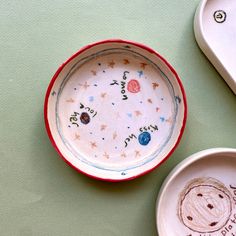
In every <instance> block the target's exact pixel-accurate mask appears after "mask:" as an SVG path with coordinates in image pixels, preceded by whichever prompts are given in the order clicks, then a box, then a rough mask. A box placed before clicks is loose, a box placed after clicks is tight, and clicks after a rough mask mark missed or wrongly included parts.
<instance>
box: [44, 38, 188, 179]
mask: <svg viewBox="0 0 236 236" xmlns="http://www.w3.org/2000/svg"><path fill="white" fill-rule="evenodd" d="M45 121H46V127H47V130H48V134H49V137H50V139H51V141H52V143H53V144H54V146H55V147H56V149H57V150H58V152H59V153H60V154H61V156H62V157H63V158H64V159H65V160H66V161H67V162H68V163H69V164H71V165H72V166H73V167H75V168H76V169H77V170H80V171H82V172H83V173H85V174H87V175H89V176H92V177H95V178H99V179H103V180H110V181H120V180H127V179H132V178H135V177H137V176H139V175H142V174H144V173H146V172H148V171H150V170H151V169H153V168H155V167H156V166H158V165H159V164H160V163H161V162H162V161H163V160H164V159H166V158H167V157H168V156H169V154H170V153H171V152H172V151H173V149H174V147H175V146H176V145H177V143H178V141H179V139H180V137H181V135H182V132H183V129H184V125H185V121H186V99H185V95H184V91H183V87H182V85H181V83H180V80H179V78H178V76H177V74H176V73H175V71H174V70H173V69H172V67H171V66H170V65H169V64H168V63H167V62H166V61H165V60H164V59H163V58H162V57H160V56H159V55H158V54H156V53H155V52H154V51H152V50H151V49H149V48H147V47H145V46H143V45H140V44H136V43H132V42H127V41H122V40H109V41H103V42H99V43H96V44H93V45H89V46H88V47H86V48H83V49H81V50H80V51H79V52H78V53H77V54H75V55H74V56H72V58H70V59H69V60H68V61H67V62H66V63H65V64H63V66H62V67H61V68H59V70H58V72H57V73H56V74H55V76H54V77H53V79H52V81H51V83H50V85H49V88H48V91H47V95H46V100H45Z"/></svg>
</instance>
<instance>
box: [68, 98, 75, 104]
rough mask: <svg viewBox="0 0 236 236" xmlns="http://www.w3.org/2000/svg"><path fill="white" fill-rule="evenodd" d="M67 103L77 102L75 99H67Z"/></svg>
mask: <svg viewBox="0 0 236 236" xmlns="http://www.w3.org/2000/svg"><path fill="white" fill-rule="evenodd" d="M66 102H70V103H74V102H75V100H74V99H72V98H70V99H67V100H66Z"/></svg>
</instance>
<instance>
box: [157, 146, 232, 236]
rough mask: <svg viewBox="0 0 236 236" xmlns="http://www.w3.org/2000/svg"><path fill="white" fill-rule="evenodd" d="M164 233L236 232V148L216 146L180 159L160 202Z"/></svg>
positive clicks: (216, 235) (159, 216)
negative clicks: (181, 160)
mask: <svg viewBox="0 0 236 236" xmlns="http://www.w3.org/2000/svg"><path fill="white" fill-rule="evenodd" d="M157 228H158V232H159V235H160V236H166V235H168V236H172V235H173V236H177V235H179V236H180V235H181V236H182V235H186V236H187V235H188V236H190V235H191V236H200V235H207V236H208V235H211V236H219V235H234V233H236V150H235V149H214V150H213V149H212V150H207V151H203V152H200V153H197V154H195V155H193V156H191V157H189V158H188V159H186V160H185V161H183V163H180V164H179V165H178V166H177V167H176V168H175V170H174V171H173V172H172V173H171V174H170V175H169V177H168V178H167V180H166V182H165V183H164V184H163V187H162V191H161V192H160V195H159V199H158V202H157Z"/></svg>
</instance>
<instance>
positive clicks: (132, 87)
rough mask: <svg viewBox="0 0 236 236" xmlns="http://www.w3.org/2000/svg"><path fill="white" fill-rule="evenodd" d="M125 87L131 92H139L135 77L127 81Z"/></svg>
mask: <svg viewBox="0 0 236 236" xmlns="http://www.w3.org/2000/svg"><path fill="white" fill-rule="evenodd" d="M127 89H128V91H129V92H131V93H138V92H140V84H139V82H138V81H137V80H136V79H132V80H130V81H129V83H128V88H127Z"/></svg>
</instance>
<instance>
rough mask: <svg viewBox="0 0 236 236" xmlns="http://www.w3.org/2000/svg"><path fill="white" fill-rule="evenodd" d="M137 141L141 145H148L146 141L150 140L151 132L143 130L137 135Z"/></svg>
mask: <svg viewBox="0 0 236 236" xmlns="http://www.w3.org/2000/svg"><path fill="white" fill-rule="evenodd" d="M138 141H139V143H140V144H141V145H144V146H145V145H148V143H149V142H150V141H151V134H149V133H148V132H143V133H141V134H140V135H139V136H138Z"/></svg>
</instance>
